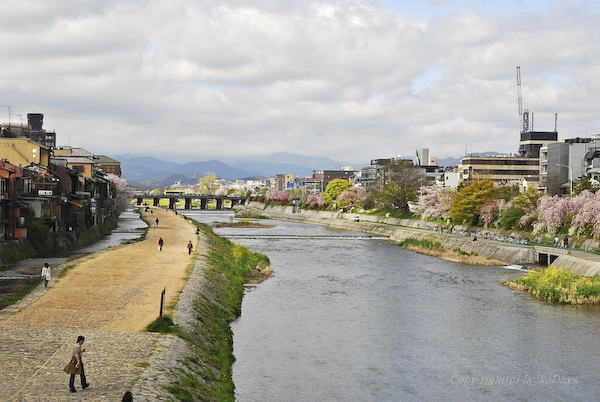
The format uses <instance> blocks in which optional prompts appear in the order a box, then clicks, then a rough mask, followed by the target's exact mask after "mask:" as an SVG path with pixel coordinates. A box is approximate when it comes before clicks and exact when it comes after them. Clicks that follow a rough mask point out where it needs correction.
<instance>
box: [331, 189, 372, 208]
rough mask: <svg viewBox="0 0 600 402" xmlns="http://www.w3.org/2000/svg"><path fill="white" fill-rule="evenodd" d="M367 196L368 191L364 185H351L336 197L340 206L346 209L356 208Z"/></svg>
mask: <svg viewBox="0 0 600 402" xmlns="http://www.w3.org/2000/svg"><path fill="white" fill-rule="evenodd" d="M366 196H367V191H366V190H365V189H364V188H362V187H350V188H349V189H346V190H344V191H343V192H342V193H341V194H340V195H338V197H337V198H336V199H335V203H336V205H337V206H338V207H340V208H344V209H350V208H356V207H358V206H359V205H360V203H361V202H362V201H363V200H364V199H365V197H366Z"/></svg>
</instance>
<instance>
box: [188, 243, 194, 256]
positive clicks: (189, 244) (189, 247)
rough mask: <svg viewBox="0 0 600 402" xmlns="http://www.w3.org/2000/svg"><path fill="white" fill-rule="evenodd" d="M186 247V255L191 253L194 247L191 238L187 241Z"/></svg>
mask: <svg viewBox="0 0 600 402" xmlns="http://www.w3.org/2000/svg"><path fill="white" fill-rule="evenodd" d="M187 249H188V255H191V254H192V250H193V249H194V245H193V244H192V241H191V240H190V241H189V242H188V245H187Z"/></svg>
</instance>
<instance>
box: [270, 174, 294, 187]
mask: <svg viewBox="0 0 600 402" xmlns="http://www.w3.org/2000/svg"><path fill="white" fill-rule="evenodd" d="M295 178H296V175H294V174H293V173H284V174H278V175H276V176H275V180H274V183H273V184H274V188H275V190H279V191H283V190H287V189H290V188H294V187H295V183H294V179H295Z"/></svg>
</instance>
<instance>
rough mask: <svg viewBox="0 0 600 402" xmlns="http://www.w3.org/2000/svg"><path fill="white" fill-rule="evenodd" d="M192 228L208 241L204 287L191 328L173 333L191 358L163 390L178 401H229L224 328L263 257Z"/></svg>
mask: <svg viewBox="0 0 600 402" xmlns="http://www.w3.org/2000/svg"><path fill="white" fill-rule="evenodd" d="M197 226H198V227H199V228H200V230H201V231H202V232H203V233H204V235H206V237H207V238H208V247H209V251H208V255H207V256H206V259H207V262H208V264H207V265H208V266H207V268H206V269H205V271H204V284H205V285H204V287H203V291H202V292H201V293H199V294H198V297H197V298H196V300H195V303H194V309H195V311H196V313H197V321H196V323H195V325H194V327H193V328H192V330H190V331H185V330H182V329H177V330H175V331H173V332H175V333H176V334H177V335H179V336H180V337H182V338H183V339H185V340H186V341H188V345H189V347H190V350H191V354H190V356H187V357H186V358H185V360H184V364H185V367H186V368H185V369H184V370H181V372H180V375H179V378H178V379H177V380H176V381H174V382H173V383H171V384H170V385H169V386H168V387H167V390H168V391H169V392H170V393H171V394H172V395H173V396H174V397H175V398H176V399H178V400H182V401H191V400H203V401H233V400H234V399H235V398H234V385H233V380H232V378H231V367H232V365H233V362H234V360H235V358H234V356H233V334H232V332H231V328H230V327H229V324H230V322H231V321H233V320H234V319H235V318H236V317H238V316H239V315H240V313H241V306H242V297H243V294H244V283H246V282H247V281H249V280H250V278H251V277H252V276H253V275H254V273H256V272H257V270H258V269H260V268H261V267H266V266H268V265H269V259H268V257H267V256H265V255H264V254H260V253H254V252H252V251H250V250H249V249H247V248H245V247H243V246H240V245H237V244H234V243H232V242H230V241H228V240H226V239H224V238H222V237H219V236H217V235H216V234H214V233H213V232H212V231H211V230H210V229H209V228H208V227H207V226H204V225H200V224H197Z"/></svg>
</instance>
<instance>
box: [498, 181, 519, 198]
mask: <svg viewBox="0 0 600 402" xmlns="http://www.w3.org/2000/svg"><path fill="white" fill-rule="evenodd" d="M519 193H520V190H519V185H518V184H511V185H506V186H501V187H500V198H502V199H503V200H506V201H510V200H512V199H513V198H515V197H516V196H518V195H519Z"/></svg>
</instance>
